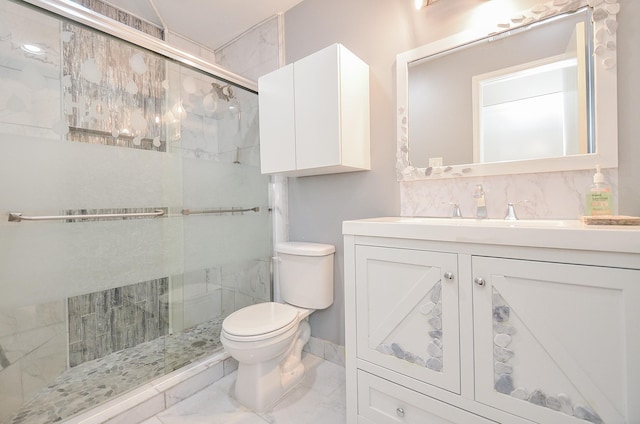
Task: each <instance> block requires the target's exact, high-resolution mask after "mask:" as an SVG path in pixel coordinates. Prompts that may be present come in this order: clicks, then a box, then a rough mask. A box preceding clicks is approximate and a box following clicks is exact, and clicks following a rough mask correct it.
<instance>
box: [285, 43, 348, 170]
mask: <svg viewBox="0 0 640 424" xmlns="http://www.w3.org/2000/svg"><path fill="white" fill-rule="evenodd" d="M338 66H339V63H338V48H337V46H335V45H334V46H330V47H327V48H325V49H323V50H320V51H319V52H317V53H315V54H312V55H311V56H307V57H305V58H303V59H300V60H299V61H297V62H295V63H294V75H295V109H296V129H295V130H296V149H297V150H296V163H297V166H298V169H308V168H318V167H326V166H331V165H338V164H340V160H341V157H340V143H339V142H338V140H340V132H339V128H340V120H339V117H340V112H339V102H340V95H339V92H340V91H339V88H340V81H339V80H338V76H339V74H338Z"/></svg>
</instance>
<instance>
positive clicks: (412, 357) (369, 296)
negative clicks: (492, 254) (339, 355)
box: [356, 246, 460, 393]
mask: <svg viewBox="0 0 640 424" xmlns="http://www.w3.org/2000/svg"><path fill="white" fill-rule="evenodd" d="M449 273H450V274H449ZM445 275H446V276H448V277H449V278H445ZM456 275H457V257H456V255H455V254H449V253H440V252H428V251H419V250H409V249H392V248H382V247H371V246H357V247H356V315H357V343H358V352H357V354H358V357H360V358H362V359H365V360H368V361H371V362H374V363H376V364H379V365H381V366H383V367H386V368H389V369H392V370H395V371H397V372H399V373H402V374H405V375H407V376H410V377H413V378H417V379H420V380H423V381H425V382H427V383H429V384H433V385H435V386H438V387H441V388H444V389H447V390H450V391H452V392H455V393H459V392H460V359H459V358H460V353H459V329H458V286H457V277H456Z"/></svg>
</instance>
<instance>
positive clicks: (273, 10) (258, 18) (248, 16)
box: [106, 0, 302, 50]
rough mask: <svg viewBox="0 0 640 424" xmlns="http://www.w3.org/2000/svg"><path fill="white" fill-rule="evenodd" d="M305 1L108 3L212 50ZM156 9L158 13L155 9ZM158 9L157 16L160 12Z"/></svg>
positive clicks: (148, 0) (112, 0) (123, 0)
mask: <svg viewBox="0 0 640 424" xmlns="http://www.w3.org/2000/svg"><path fill="white" fill-rule="evenodd" d="M301 1H302V0H180V1H176V0H137V1H131V0H106V2H107V3H110V4H112V5H113V6H115V7H117V8H119V9H123V10H125V11H127V12H129V13H131V14H133V15H135V16H137V17H139V18H142V19H145V20H147V21H149V22H151V23H153V24H156V25H158V26H160V27H163V26H165V25H166V29H168V30H169V32H170V33H174V34H179V35H181V36H184V37H186V38H188V39H190V40H192V41H196V42H198V43H199V44H202V45H204V46H206V47H208V48H209V49H211V50H216V49H217V48H219V47H221V46H223V45H224V44H226V43H227V42H229V41H231V40H233V39H234V38H236V37H237V36H239V35H240V34H242V33H243V32H245V31H246V30H248V29H249V28H251V27H253V26H254V25H256V24H259V23H260V22H262V21H264V20H266V19H268V18H270V17H272V16H274V15H276V14H278V13H280V12H286V11H287V10H289V9H291V8H292V7H293V6H295V5H296V4H298V3H300V2H301ZM154 9H155V10H154ZM156 10H157V13H156Z"/></svg>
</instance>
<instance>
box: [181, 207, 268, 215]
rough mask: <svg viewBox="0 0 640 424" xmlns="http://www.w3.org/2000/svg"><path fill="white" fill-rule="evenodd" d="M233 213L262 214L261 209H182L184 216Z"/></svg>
mask: <svg viewBox="0 0 640 424" xmlns="http://www.w3.org/2000/svg"><path fill="white" fill-rule="evenodd" d="M233 212H260V207H259V206H256V207H255V208H246V209H233V208H232V209H200V210H191V209H182V215H198V214H203V213H233Z"/></svg>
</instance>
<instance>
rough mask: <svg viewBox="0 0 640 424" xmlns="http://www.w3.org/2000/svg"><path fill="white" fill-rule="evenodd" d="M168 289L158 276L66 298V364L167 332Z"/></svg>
mask: <svg viewBox="0 0 640 424" xmlns="http://www.w3.org/2000/svg"><path fill="white" fill-rule="evenodd" d="M168 288H169V279H168V278H161V279H158V280H151V281H145V282H142V283H138V284H132V285H129V286H124V287H118V288H114V289H109V290H105V291H101V292H94V293H89V294H84V295H80V296H75V297H71V298H69V300H68V315H69V366H70V367H75V366H78V365H80V364H82V363H84V362H87V361H92V360H94V359H98V358H102V357H105V356H107V355H109V354H111V353H113V352H118V351H120V350H123V349H126V348H131V347H134V346H137V345H139V344H141V343H144V342H148V341H151V340H154V339H156V338H158V337H161V336H164V335H166V334H168V333H169V303H168Z"/></svg>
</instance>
